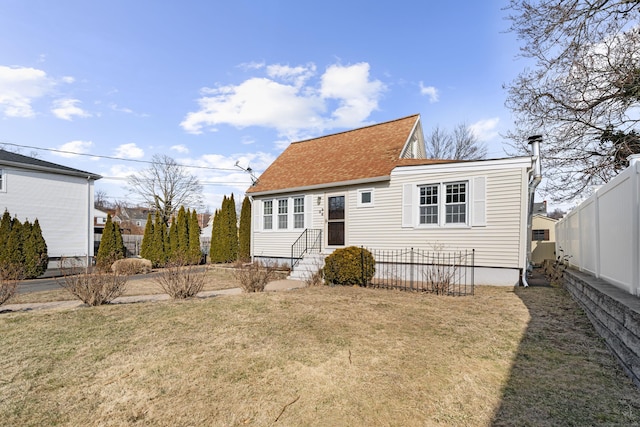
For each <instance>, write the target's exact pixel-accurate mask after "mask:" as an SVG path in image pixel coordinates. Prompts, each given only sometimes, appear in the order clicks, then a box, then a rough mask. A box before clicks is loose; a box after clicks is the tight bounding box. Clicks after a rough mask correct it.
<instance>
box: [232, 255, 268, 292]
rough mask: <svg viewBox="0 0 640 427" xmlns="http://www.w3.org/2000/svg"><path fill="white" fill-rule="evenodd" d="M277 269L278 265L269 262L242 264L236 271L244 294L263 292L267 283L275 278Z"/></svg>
mask: <svg viewBox="0 0 640 427" xmlns="http://www.w3.org/2000/svg"><path fill="white" fill-rule="evenodd" d="M277 269H278V265H277V264H274V263H269V262H266V263H262V262H252V263H249V264H240V265H239V266H238V267H237V268H236V270H235V277H236V280H238V282H239V283H240V287H241V288H242V290H243V291H244V292H263V291H264V288H265V286H267V283H269V282H270V281H272V280H273V279H274V278H275V276H276V271H277Z"/></svg>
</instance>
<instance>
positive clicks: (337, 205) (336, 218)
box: [327, 196, 345, 246]
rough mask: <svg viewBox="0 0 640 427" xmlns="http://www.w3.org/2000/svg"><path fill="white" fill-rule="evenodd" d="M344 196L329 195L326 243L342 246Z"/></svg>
mask: <svg viewBox="0 0 640 427" xmlns="http://www.w3.org/2000/svg"><path fill="white" fill-rule="evenodd" d="M344 201H345V200H344V196H329V197H328V199H327V203H328V211H329V212H328V215H327V244H328V245H329V246H344V211H345V204H344Z"/></svg>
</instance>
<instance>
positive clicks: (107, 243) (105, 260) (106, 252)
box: [96, 214, 118, 270]
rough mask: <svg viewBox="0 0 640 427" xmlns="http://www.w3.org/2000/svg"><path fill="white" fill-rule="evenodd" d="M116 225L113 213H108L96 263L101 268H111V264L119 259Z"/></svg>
mask: <svg viewBox="0 0 640 427" xmlns="http://www.w3.org/2000/svg"><path fill="white" fill-rule="evenodd" d="M116 239H117V238H116V226H115V224H114V223H113V220H112V219H111V214H107V222H106V223H105V224H104V230H103V231H102V238H101V239H100V246H99V247H98V255H97V256H96V265H97V266H98V268H99V269H101V270H107V269H109V268H111V264H113V262H114V261H115V260H116V259H118V243H117V240H116Z"/></svg>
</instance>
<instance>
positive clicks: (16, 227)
mask: <svg viewBox="0 0 640 427" xmlns="http://www.w3.org/2000/svg"><path fill="white" fill-rule="evenodd" d="M22 243H23V242H22V223H21V222H20V221H19V220H18V218H13V219H12V220H11V231H10V232H9V238H8V239H7V243H6V246H5V250H6V252H5V260H6V262H8V263H9V264H13V265H23V264H24V254H23V244H22Z"/></svg>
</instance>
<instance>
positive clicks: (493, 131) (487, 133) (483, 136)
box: [469, 117, 500, 142]
mask: <svg viewBox="0 0 640 427" xmlns="http://www.w3.org/2000/svg"><path fill="white" fill-rule="evenodd" d="M499 122H500V117H493V118H491V119H484V120H479V121H477V122H475V123H472V124H471V125H470V126H469V129H470V130H471V133H473V135H475V137H476V138H478V141H480V142H483V141H489V140H491V139H493V138H495V137H496V136H498V124H499Z"/></svg>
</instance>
